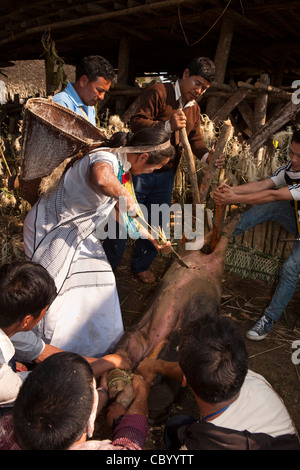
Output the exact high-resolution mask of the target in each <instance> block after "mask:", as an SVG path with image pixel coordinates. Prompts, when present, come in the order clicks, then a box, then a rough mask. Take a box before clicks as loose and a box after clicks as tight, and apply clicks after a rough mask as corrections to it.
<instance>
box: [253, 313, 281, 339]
mask: <svg viewBox="0 0 300 470" xmlns="http://www.w3.org/2000/svg"><path fill="white" fill-rule="evenodd" d="M273 324H274V322H273V320H272V319H271V318H269V317H267V316H266V315H263V316H262V317H261V318H260V319H259V320H258V321H257V322H256V323H255V325H254V326H253V328H251V329H250V330H249V331H247V333H246V337H247V338H248V339H252V340H253V341H260V340H262V339H264V338H265V337H266V336H267V335H268V333H270V331H271V330H272V328H273Z"/></svg>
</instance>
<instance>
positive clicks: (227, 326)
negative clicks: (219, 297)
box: [179, 314, 248, 403]
mask: <svg viewBox="0 0 300 470" xmlns="http://www.w3.org/2000/svg"><path fill="white" fill-rule="evenodd" d="M179 364H180V366H181V368H182V370H183V373H184V374H185V376H186V379H187V382H188V384H189V385H190V387H191V388H192V390H193V391H194V393H195V394H196V395H197V396H198V397H199V398H201V399H202V400H204V401H206V402H208V403H222V402H224V401H227V400H230V399H231V398H233V397H235V396H236V395H237V394H238V392H239V391H240V388H241V386H242V384H243V382H244V379H245V376H246V374H247V370H248V354H247V350H246V346H245V342H244V340H243V337H242V336H241V334H240V332H239V331H238V330H237V329H236V326H235V324H234V323H233V321H232V320H231V319H230V318H227V317H225V316H223V315H221V314H218V315H205V316H203V317H200V318H199V319H198V320H194V321H192V322H190V323H189V324H187V325H186V326H185V327H183V329H182V335H181V340H180V345H179Z"/></svg>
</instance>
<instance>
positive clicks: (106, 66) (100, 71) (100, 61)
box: [76, 55, 116, 82]
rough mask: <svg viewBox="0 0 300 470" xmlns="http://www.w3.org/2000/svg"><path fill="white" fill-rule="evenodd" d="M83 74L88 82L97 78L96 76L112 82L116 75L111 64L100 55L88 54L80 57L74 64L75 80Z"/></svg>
mask: <svg viewBox="0 0 300 470" xmlns="http://www.w3.org/2000/svg"><path fill="white" fill-rule="evenodd" d="M83 75H86V76H87V78H88V79H89V81H90V82H93V81H95V80H97V78H98V77H103V78H104V79H105V80H107V81H110V82H113V81H114V80H115V76H116V75H115V71H114V68H113V66H112V65H111V64H110V63H109V62H108V60H106V59H105V58H104V57H102V56H100V55H90V56H87V57H83V59H81V61H80V62H79V64H78V65H77V66H76V81H77V80H79V78H80V77H82V76H83Z"/></svg>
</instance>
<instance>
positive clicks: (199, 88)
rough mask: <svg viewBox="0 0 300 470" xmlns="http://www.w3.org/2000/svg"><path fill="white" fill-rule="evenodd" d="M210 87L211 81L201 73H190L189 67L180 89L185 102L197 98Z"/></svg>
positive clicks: (184, 74)
mask: <svg viewBox="0 0 300 470" xmlns="http://www.w3.org/2000/svg"><path fill="white" fill-rule="evenodd" d="M209 87H210V83H209V82H208V81H207V80H206V79H205V78H203V77H201V75H190V72H189V70H188V69H186V70H185V71H184V73H183V76H182V79H181V80H180V90H181V95H182V98H183V101H184V102H187V101H192V100H197V98H199V97H200V96H201V95H203V93H204V92H205V91H206V90H207V89H208V88H209Z"/></svg>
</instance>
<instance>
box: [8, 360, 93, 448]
mask: <svg viewBox="0 0 300 470" xmlns="http://www.w3.org/2000/svg"><path fill="white" fill-rule="evenodd" d="M92 384H93V371H92V368H91V366H90V364H89V363H88V362H87V361H86V359H84V358H83V357H82V356H80V355H79V354H75V353H69V352H61V353H57V354H53V355H52V356H50V357H48V358H47V359H45V360H44V361H43V362H42V363H40V364H38V365H37V366H36V367H35V368H34V369H33V370H32V371H31V372H30V374H29V375H28V377H27V378H26V380H25V381H24V383H23V385H22V387H21V389H20V391H19V394H18V396H17V399H16V401H15V403H14V408H13V418H14V430H15V434H16V438H17V441H18V443H19V445H20V446H21V447H22V448H24V450H67V449H69V448H70V447H71V445H72V444H74V443H75V442H76V441H77V440H78V439H79V438H80V437H81V436H82V434H83V432H84V430H85V426H86V424H87V422H88V419H89V417H90V414H91V411H92V407H93V402H94V393H93V386H92Z"/></svg>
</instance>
